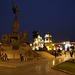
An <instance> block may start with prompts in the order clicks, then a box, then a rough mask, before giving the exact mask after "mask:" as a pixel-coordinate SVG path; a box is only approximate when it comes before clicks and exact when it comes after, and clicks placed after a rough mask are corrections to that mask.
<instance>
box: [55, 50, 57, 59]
mask: <svg viewBox="0 0 75 75" xmlns="http://www.w3.org/2000/svg"><path fill="white" fill-rule="evenodd" d="M56 55H57V54H56V50H55V58H56Z"/></svg>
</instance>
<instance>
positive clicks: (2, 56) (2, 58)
mask: <svg viewBox="0 0 75 75" xmlns="http://www.w3.org/2000/svg"><path fill="white" fill-rule="evenodd" d="M1 60H2V61H4V54H3V53H2V54H1Z"/></svg>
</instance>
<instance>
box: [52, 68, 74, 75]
mask: <svg viewBox="0 0 75 75" xmlns="http://www.w3.org/2000/svg"><path fill="white" fill-rule="evenodd" d="M52 69H54V70H57V71H60V72H64V73H66V74H69V75H75V74H73V73H71V72H68V71H66V70H62V69H57V68H54V67H52Z"/></svg>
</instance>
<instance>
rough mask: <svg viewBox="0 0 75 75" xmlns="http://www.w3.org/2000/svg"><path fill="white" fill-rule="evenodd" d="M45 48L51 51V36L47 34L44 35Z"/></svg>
mask: <svg viewBox="0 0 75 75" xmlns="http://www.w3.org/2000/svg"><path fill="white" fill-rule="evenodd" d="M45 46H46V48H47V50H52V36H51V35H50V34H49V33H47V34H46V35H45Z"/></svg>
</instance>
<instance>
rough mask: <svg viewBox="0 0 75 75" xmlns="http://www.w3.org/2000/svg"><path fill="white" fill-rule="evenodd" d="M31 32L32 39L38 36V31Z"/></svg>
mask: <svg viewBox="0 0 75 75" xmlns="http://www.w3.org/2000/svg"><path fill="white" fill-rule="evenodd" d="M32 34H33V35H32V36H33V38H34V39H35V38H37V37H38V31H33V32H32Z"/></svg>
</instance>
